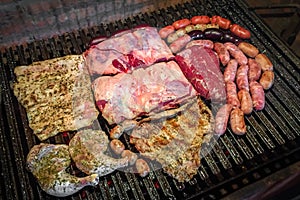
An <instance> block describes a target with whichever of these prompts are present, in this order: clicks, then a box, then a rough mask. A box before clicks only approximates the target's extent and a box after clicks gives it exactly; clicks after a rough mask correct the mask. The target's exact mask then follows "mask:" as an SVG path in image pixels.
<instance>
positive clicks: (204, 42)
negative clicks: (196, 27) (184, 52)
mask: <svg viewBox="0 0 300 200" xmlns="http://www.w3.org/2000/svg"><path fill="white" fill-rule="evenodd" d="M194 45H198V46H201V47H206V48H210V49H212V48H213V47H214V43H213V42H212V41H211V40H192V41H190V42H189V43H187V45H186V48H189V47H191V46H194Z"/></svg>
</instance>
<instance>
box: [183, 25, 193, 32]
mask: <svg viewBox="0 0 300 200" xmlns="http://www.w3.org/2000/svg"><path fill="white" fill-rule="evenodd" d="M184 29H185V31H186V32H187V33H189V32H191V31H193V30H195V26H194V25H192V24H190V25H187V26H186V27H185V28H184Z"/></svg>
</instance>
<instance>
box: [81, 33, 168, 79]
mask: <svg viewBox="0 0 300 200" xmlns="http://www.w3.org/2000/svg"><path fill="white" fill-rule="evenodd" d="M84 56H85V59H86V63H87V66H88V68H89V72H90V73H91V74H98V75H104V74H117V73H119V72H129V71H131V70H133V69H135V68H139V67H144V66H149V65H151V64H153V63H155V62H157V61H160V60H168V59H169V58H171V57H173V54H172V52H171V50H170V49H169V47H168V46H167V44H166V43H165V42H164V41H163V40H162V39H161V38H160V36H159V34H158V32H157V29H156V28H154V27H143V28H137V29H133V30H132V31H126V32H125V33H123V34H120V35H115V36H113V37H111V38H109V39H107V40H104V41H102V42H100V43H99V44H97V45H94V46H92V47H91V48H89V49H88V50H87V51H86V52H85V53H84Z"/></svg>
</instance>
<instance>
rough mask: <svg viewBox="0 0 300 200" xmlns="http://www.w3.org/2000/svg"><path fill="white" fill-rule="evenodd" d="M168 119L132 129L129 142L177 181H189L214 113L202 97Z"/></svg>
mask: <svg viewBox="0 0 300 200" xmlns="http://www.w3.org/2000/svg"><path fill="white" fill-rule="evenodd" d="M184 106H185V107H186V108H185V110H184V111H182V112H181V113H179V114H178V115H177V116H175V117H173V118H169V119H167V120H166V119H163V120H158V121H151V122H145V123H142V124H140V125H139V126H138V127H136V128H134V129H133V130H132V132H131V133H129V134H130V143H131V144H133V145H135V147H136V149H137V150H138V151H139V152H140V153H141V155H142V156H145V157H147V158H149V159H151V160H156V161H158V162H159V163H161V165H162V168H163V170H164V171H165V172H166V173H168V174H169V175H170V176H172V177H173V178H175V179H177V180H178V181H179V182H184V181H189V180H190V179H191V178H192V177H193V176H194V175H195V174H196V173H197V169H198V168H199V166H200V159H201V158H200V150H201V145H202V144H203V143H204V142H207V140H208V138H209V137H210V136H211V133H212V127H213V123H214V119H213V115H212V113H211V111H210V110H209V108H208V107H207V106H206V105H205V104H204V103H203V101H201V99H196V98H195V99H193V100H191V101H190V102H189V103H187V104H185V105H184Z"/></svg>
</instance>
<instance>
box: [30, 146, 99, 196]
mask: <svg viewBox="0 0 300 200" xmlns="http://www.w3.org/2000/svg"><path fill="white" fill-rule="evenodd" d="M70 164H71V157H70V155H69V151H68V146H67V145H64V144H59V145H54V144H46V143H41V144H39V145H35V146H33V147H32V149H31V150H30V152H29V154H28V156H27V167H28V169H29V170H30V172H32V173H33V175H34V176H35V178H36V179H37V181H38V183H39V185H40V186H41V188H42V189H43V190H44V191H45V192H46V193H48V194H50V195H54V196H58V197H65V196H69V195H72V194H74V193H76V192H78V191H79V190H81V189H82V188H83V187H85V186H95V185H97V184H98V175H97V174H91V175H89V176H86V177H76V176H73V175H71V174H69V173H67V172H66V169H67V168H68V167H69V166H70Z"/></svg>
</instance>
